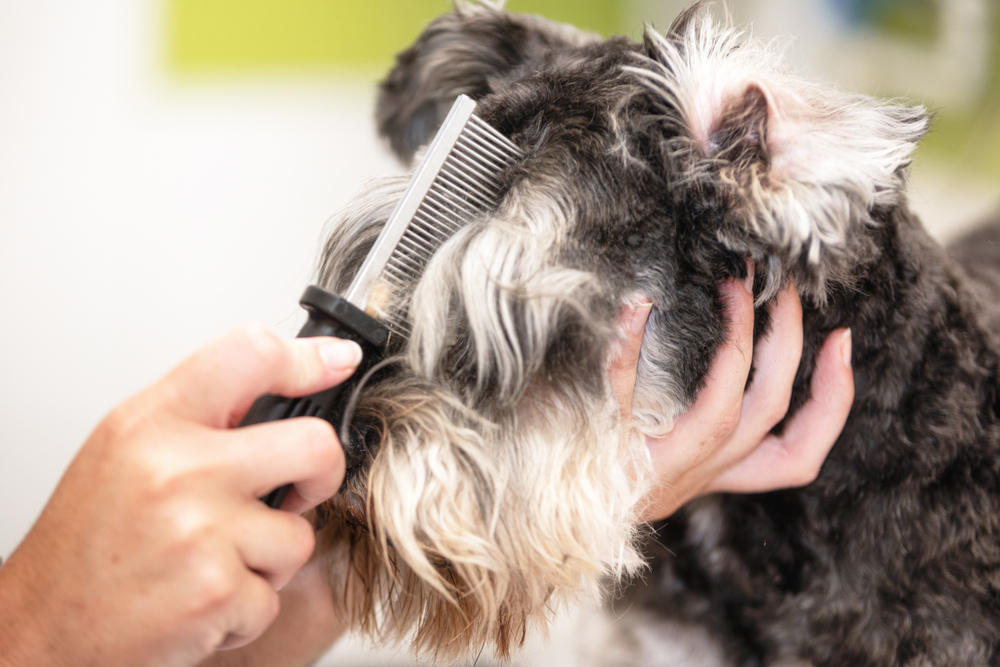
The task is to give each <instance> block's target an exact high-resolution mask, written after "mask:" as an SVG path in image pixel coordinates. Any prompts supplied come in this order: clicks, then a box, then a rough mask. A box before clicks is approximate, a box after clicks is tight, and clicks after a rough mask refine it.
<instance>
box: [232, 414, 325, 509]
mask: <svg viewBox="0 0 1000 667" xmlns="http://www.w3.org/2000/svg"><path fill="white" fill-rule="evenodd" d="M222 435H223V436H224V437H225V440H226V442H227V449H226V462H227V465H228V470H229V474H230V476H231V477H230V479H231V483H232V484H233V485H234V486H235V487H236V488H237V489H238V491H239V492H240V493H241V494H243V495H244V496H245V497H248V498H258V497H260V496H263V495H265V494H267V493H269V492H270V491H272V490H274V489H276V488H279V487H281V486H284V485H286V484H294V485H295V491H296V493H297V495H298V497H299V498H301V499H303V500H304V501H305V502H306V504H308V507H303V508H301V511H305V510H306V509H308V508H309V507H312V506H313V505H316V504H318V503H320V502H322V501H324V500H326V499H327V498H329V497H331V496H332V495H333V494H334V493H336V492H337V489H339V488H340V483H341V481H342V480H343V478H344V451H343V449H341V447H340V441H339V440H338V439H337V436H336V434H335V433H334V432H333V427H332V426H331V425H330V424H329V423H328V422H326V421H324V420H322V419H317V418H314V417H296V418H295V419H285V420H281V421H275V422H268V423H264V424H254V425H253V426H246V427H243V428H239V429H236V430H233V431H227V432H225V433H224V434H222ZM310 503H311V504H310Z"/></svg>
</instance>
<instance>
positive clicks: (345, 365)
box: [318, 340, 361, 371]
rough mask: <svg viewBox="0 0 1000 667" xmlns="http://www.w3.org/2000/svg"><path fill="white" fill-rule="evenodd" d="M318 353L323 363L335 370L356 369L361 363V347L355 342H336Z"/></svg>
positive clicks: (327, 345) (326, 345)
mask: <svg viewBox="0 0 1000 667" xmlns="http://www.w3.org/2000/svg"><path fill="white" fill-rule="evenodd" d="M318 351H319V356H320V358H321V359H322V360H323V363H325V364H326V365H327V367H328V368H332V369H334V370H338V371H340V370H347V369H350V368H356V367H357V365H358V364H360V363H361V346H360V345H358V344H357V343H355V342H354V341H353V340H335V341H333V342H330V343H327V344H325V345H323V346H321V347H320V348H319V350H318Z"/></svg>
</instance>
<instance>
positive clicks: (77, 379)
mask: <svg viewBox="0 0 1000 667" xmlns="http://www.w3.org/2000/svg"><path fill="white" fill-rule="evenodd" d="M158 4H159V3H157V2H156V1H155V0H91V1H90V2H86V3H79V2H71V1H69V0H66V1H60V0H32V1H31V2H15V1H13V0H2V1H0V555H6V554H9V553H10V552H11V551H12V549H13V548H14V546H15V545H16V543H17V542H18V541H19V540H20V539H21V537H22V536H23V534H24V533H25V532H26V530H27V529H28V527H29V525H30V523H31V521H32V520H33V518H34V517H35V516H36V515H37V513H38V511H39V510H40V509H41V507H42V505H43V503H44V501H45V499H46V498H47V496H48V495H49V493H50V492H51V490H52V489H53V487H54V486H55V483H56V482H57V479H58V477H59V475H60V473H61V471H62V469H63V468H64V467H65V465H66V464H67V463H68V461H69V459H70V457H71V456H72V454H73V452H74V451H75V450H76V448H77V447H78V446H79V445H80V443H81V442H82V441H83V440H84V439H85V438H86V436H87V434H88V432H89V431H90V429H91V428H92V427H93V425H94V424H95V423H96V422H97V421H98V420H99V419H100V417H101V416H102V415H103V414H104V413H105V412H106V411H107V410H108V409H109V408H111V407H112V406H113V405H115V404H116V403H117V402H119V401H120V400H122V399H123V398H125V397H127V396H128V395H130V394H132V393H133V392H135V391H136V390H138V389H140V388H141V387H142V386H144V385H145V384H147V383H149V382H151V381H152V380H154V379H155V378H156V377H158V376H159V375H160V374H162V373H163V372H164V371H166V370H167V369H169V368H170V367H171V366H172V365H173V364H175V363H176V362H177V361H179V360H180V359H181V358H183V357H184V356H185V355H186V354H187V353H188V352H190V351H191V350H193V349H194V348H196V347H197V346H199V345H200V344H201V343H203V342H204V341H206V340H208V339H210V338H212V337H214V336H216V335H218V334H219V333H221V332H223V331H225V330H227V329H229V328H231V327H233V326H236V325H238V324H240V323H243V322H247V321H254V320H257V321H262V322H265V323H267V324H269V325H272V326H274V327H275V328H276V329H277V330H278V331H280V332H282V333H283V334H286V335H288V336H291V335H294V332H295V330H296V329H297V325H298V324H299V323H300V321H301V318H300V316H299V308H298V306H297V302H298V296H299V293H300V292H301V290H302V289H303V287H304V286H305V285H306V284H308V281H309V278H310V275H311V270H312V266H313V258H314V255H315V252H316V249H317V243H318V240H319V238H320V235H321V230H322V228H323V225H324V222H325V220H326V219H327V218H328V217H329V216H330V215H331V214H332V213H333V212H335V211H336V210H337V209H338V207H340V206H341V205H342V204H343V203H344V202H345V201H346V200H347V199H349V198H350V196H351V195H352V193H353V192H355V191H356V189H357V188H358V186H359V185H360V184H361V183H362V182H363V181H364V180H365V179H366V178H369V177H371V176H373V175H376V174H380V173H385V172H389V171H394V170H397V169H398V168H397V167H396V166H395V164H394V162H393V161H392V160H391V159H390V158H389V157H388V155H387V153H386V152H385V151H384V150H383V149H382V148H381V145H380V144H379V142H378V141H377V140H376V138H375V136H374V130H373V123H372V121H371V100H372V97H373V90H374V88H373V85H372V84H371V83H370V82H366V81H364V79H363V78H357V79H355V80H350V79H346V78H345V77H343V76H339V77H338V76H336V75H332V74H328V75H323V74H312V75H308V76H306V75H303V76H300V77H292V78H291V79H289V78H288V77H285V78H283V79H281V80H277V79H267V78H257V79H248V80H243V81H240V80H236V81H233V80H231V79H229V80H225V81H212V80H201V81H192V80H177V79H175V78H171V76H170V75H169V74H168V73H167V72H166V71H165V68H164V67H163V65H162V62H161V48H160V44H159V43H158V39H159V38H160V33H161V30H160V28H159V26H158V23H157V22H158V20H159V17H158V16H157V14H156V11H157V10H158Z"/></svg>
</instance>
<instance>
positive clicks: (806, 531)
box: [319, 3, 1000, 667]
mask: <svg viewBox="0 0 1000 667" xmlns="http://www.w3.org/2000/svg"><path fill="white" fill-rule="evenodd" d="M461 93H464V94H466V95H469V96H471V97H473V98H474V99H476V100H477V101H478V108H477V114H479V116H480V117H481V118H482V119H483V120H485V121H486V122H488V123H490V124H491V125H492V126H493V127H495V128H496V129H497V130H499V131H500V132H501V133H503V134H504V135H506V136H507V137H509V138H510V139H511V140H512V141H513V142H514V143H515V144H517V145H518V146H519V147H520V148H521V149H522V150H523V151H524V155H523V157H521V158H519V159H518V160H517V161H516V162H515V163H514V164H513V165H511V166H510V167H508V168H507V169H506V170H505V171H504V172H503V173H502V174H500V175H499V178H500V182H501V185H502V192H503V196H502V198H501V203H500V205H499V207H498V208H497V210H495V211H493V212H491V213H490V214H488V215H484V216H483V217H482V218H481V219H477V220H475V221H473V222H471V223H470V224H469V225H468V226H467V227H465V228H464V229H462V230H461V231H459V232H458V233H456V234H455V235H454V236H453V237H452V238H450V239H449V240H448V241H447V242H445V243H444V244H443V245H442V246H441V248H440V249H439V250H438V251H437V252H436V254H435V255H434V257H433V258H432V260H431V261H430V263H429V264H428V266H427V268H426V270H425V272H424V273H423V274H422V275H421V276H420V277H419V279H416V280H415V281H414V282H413V283H412V284H411V285H408V286H406V288H405V289H400V290H399V291H398V292H395V293H392V294H389V295H388V296H387V297H386V298H387V302H386V303H387V305H386V308H388V309H390V310H391V311H392V312H396V313H405V314H406V319H407V320H408V322H409V324H410V325H411V328H412V331H411V334H410V336H409V337H408V338H406V337H400V336H393V337H391V338H390V341H389V343H388V345H387V349H388V352H389V353H390V355H392V357H391V358H392V360H393V361H392V363H391V364H390V365H389V366H387V367H386V368H385V369H384V370H383V371H381V372H380V373H379V374H377V375H375V376H374V377H373V378H372V379H371V380H370V381H369V382H368V383H367V384H366V385H365V386H364V387H363V389H361V390H360V392H359V394H358V403H357V412H356V414H357V415H358V418H359V419H362V420H368V423H370V424H372V425H373V427H372V428H373V433H374V436H373V437H372V438H370V442H369V451H368V456H367V459H366V461H365V463H364V465H362V466H361V467H360V468H358V469H357V470H354V471H352V472H351V473H349V475H348V478H347V479H346V481H345V486H344V489H343V490H342V492H341V493H339V494H338V495H337V496H335V497H334V498H333V499H331V500H330V501H328V503H327V504H326V505H325V512H326V513H327V514H328V515H329V516H330V517H331V520H330V522H329V523H328V524H327V525H326V527H324V528H323V529H322V530H321V545H322V546H321V551H322V554H323V557H324V558H325V559H327V561H328V563H329V572H330V573H331V574H330V578H331V585H332V586H333V589H334V591H335V593H336V595H337V599H338V600H340V602H341V603H342V605H343V606H344V608H345V609H346V610H347V611H346V613H347V614H348V617H349V618H350V619H351V621H352V623H353V625H354V626H355V627H357V628H359V629H360V630H362V631H364V632H366V633H368V634H369V635H370V636H372V637H375V638H378V639H379V640H381V641H387V640H393V639H394V640H400V641H402V640H406V641H409V642H410V643H411V645H412V647H413V648H414V649H415V650H416V651H417V652H418V653H420V654H422V655H424V656H429V657H430V658H434V659H438V660H441V661H448V660H454V659H457V658H460V657H462V656H466V655H470V654H472V655H475V654H478V653H479V652H480V651H481V650H482V649H483V648H484V647H486V646H488V647H492V650H493V651H494V652H495V653H496V655H497V656H499V657H500V658H502V659H503V658H507V657H509V656H510V655H511V654H512V652H513V651H514V650H515V649H516V648H517V647H518V646H520V645H521V644H522V643H523V642H524V640H525V637H526V636H528V635H529V634H530V633H531V632H534V631H536V630H539V631H543V630H544V628H545V626H546V623H547V622H548V620H549V618H550V617H551V612H552V610H553V609H555V608H557V607H558V605H560V604H561V603H562V602H565V601H568V600H572V599H575V597H576V596H578V595H580V594H582V593H587V592H591V593H595V594H606V593H607V592H608V590H609V586H613V585H615V584H616V583H618V582H623V588H622V589H621V590H620V591H619V592H618V594H617V595H618V597H617V601H616V602H615V604H614V605H613V607H614V608H613V609H612V610H611V611H610V612H609V613H611V614H612V615H613V618H615V619H616V622H615V628H616V631H615V633H613V638H612V639H611V641H610V643H609V645H608V646H607V647H606V648H605V649H602V650H595V651H593V652H592V654H591V655H592V657H593V658H594V660H595V661H596V662H597V663H598V664H623V665H624V664H643V665H656V664H666V663H665V661H666V659H667V658H666V656H667V655H672V656H674V657H676V656H684V657H683V660H682V661H680V662H671V663H670V664H698V665H701V664H723V665H739V666H741V667H742V666H750V665H782V666H790V665H856V666H860V665H946V664H947V665H958V664H962V665H966V664H968V665H973V664H975V665H983V664H996V663H998V662H1000V457H998V452H1000V393H998V387H1000V375H998V368H1000V357H998V355H1000V341H998V339H997V336H996V332H997V331H998V328H997V325H998V324H1000V310H998V308H997V304H996V298H995V295H996V294H997V291H996V290H997V288H998V287H1000V256H998V255H1000V253H997V252H992V253H989V252H986V251H985V250H984V247H983V246H982V244H975V243H973V244H972V245H971V246H969V247H968V248H966V250H965V251H964V252H965V255H964V256H965V257H971V256H972V255H973V254H975V253H976V252H979V253H980V254H983V253H984V252H985V253H986V254H987V255H989V256H988V257H986V256H985V255H984V256H982V257H979V258H978V259H977V261H976V266H978V267H980V268H979V269H977V270H976V271H970V272H966V271H965V270H964V269H963V268H962V267H961V266H960V265H959V264H958V263H957V262H956V261H955V260H954V259H953V258H950V257H949V256H948V255H947V254H946V253H945V251H944V250H943V249H942V248H941V247H939V246H938V245H937V244H936V243H935V242H933V241H932V240H931V239H930V237H929V236H928V235H927V233H926V232H925V231H924V229H923V228H922V227H921V224H920V222H919V221H918V220H917V219H916V217H915V216H914V215H913V213H911V211H910V210H909V208H908V206H907V200H906V193H905V191H906V170H907V167H908V165H909V164H910V160H911V153H912V151H913V150H914V148H915V146H916V145H917V143H918V142H919V140H920V139H921V137H922V136H923V135H924V133H925V132H926V131H927V129H928V124H929V118H928V114H927V112H926V110H925V109H923V108H922V107H917V106H909V105H905V104H899V103H884V102H880V101H877V100H874V99H872V98H869V97H865V96H860V95H850V94H845V93H842V92H838V91H835V90H832V89H830V88H828V87H825V86H822V85H819V84H814V83H810V82H807V81H805V80H803V79H802V78H800V77H798V76H796V75H795V74H794V73H791V72H790V71H788V70H787V69H786V68H785V67H784V66H783V65H782V62H781V59H780V57H779V56H778V55H776V53H775V51H774V50H773V49H772V48H770V47H769V46H767V45H762V44H759V43H757V42H756V41H754V40H753V39H751V38H749V37H747V36H746V35H744V34H743V33H741V32H740V31H739V30H737V29H735V28H733V27H732V26H729V25H727V24H725V23H719V22H717V21H715V20H714V19H712V18H711V16H710V15H709V14H708V13H707V12H706V11H705V8H704V7H703V6H702V4H701V3H698V4H695V5H693V6H691V7H690V8H688V9H687V10H685V11H684V12H683V13H681V15H680V16H679V17H678V18H677V19H676V20H675V21H674V23H673V24H672V25H671V26H670V28H669V30H667V31H666V33H664V34H660V33H657V32H656V31H654V30H652V29H647V30H646V32H645V35H644V38H643V41H642V42H641V43H635V42H632V41H629V40H627V39H625V38H622V37H614V38H611V39H607V40H604V39H602V38H600V37H599V36H596V35H593V34H587V33H584V32H581V31H578V30H576V29H575V28H572V27H569V26H565V25H561V24H558V23H555V22H552V21H548V20H546V19H542V18H539V17H534V16H526V15H517V14H511V13H507V12H505V11H504V10H502V9H501V8H498V7H496V6H493V5H490V4H486V3H483V4H459V5H458V6H457V7H456V9H455V10H454V11H453V12H452V13H450V14H447V15H445V16H443V17H441V18H439V19H437V20H435V21H434V22H433V23H431V24H430V25H429V26H428V27H427V28H426V30H425V31H424V32H423V33H422V34H421V35H420V37H419V38H418V39H417V41H416V42H415V43H414V44H413V46H411V47H410V48H408V49H407V50H406V51H404V52H402V53H401V54H400V55H399V56H398V59H397V63H396V66H395V68H394V69H393V70H392V71H391V73H390V74H389V75H388V77H387V78H386V80H385V81H384V82H383V83H382V84H381V88H380V93H379V99H378V104H377V111H376V120H377V125H378V129H379V131H380V133H381V134H382V135H383V136H384V137H386V138H387V140H388V143H389V145H390V146H391V148H392V149H393V150H394V151H395V153H396V154H397V155H398V156H399V157H400V158H401V159H402V160H403V161H404V162H409V161H411V160H412V159H413V157H414V155H416V154H417V153H418V151H419V150H420V148H421V146H423V145H424V144H425V143H426V142H427V141H428V140H429V139H430V138H431V136H432V134H433V132H434V130H435V128H436V127H437V126H438V125H439V124H440V123H441V122H442V120H443V117H444V114H445V113H446V111H447V110H448V108H449V107H450V106H451V103H452V101H453V100H454V99H455V97H456V96H457V95H458V94H461ZM403 185H404V182H403V181H402V180H401V179H388V180H386V181H382V182H379V183H377V184H375V185H373V186H372V187H371V188H370V189H369V190H368V191H367V192H366V193H364V194H363V195H362V196H361V197H360V198H359V199H358V200H357V201H356V202H354V203H353V204H352V205H351V206H349V207H348V210H347V211H346V212H345V213H344V214H343V215H341V216H339V218H338V219H337V220H336V224H335V225H334V226H333V231H332V233H331V235H330V237H329V239H328V241H327V242H326V244H325V247H324V249H323V252H322V257H321V262H320V271H319V273H320V281H321V285H322V286H324V287H325V288H327V289H330V290H332V291H335V292H343V290H345V289H346V287H347V285H348V284H349V282H350V280H351V278H352V277H353V275H354V273H355V272H356V271H357V269H358V267H359V265H360V263H361V261H362V260H363V258H364V256H365V254H366V252H367V250H368V248H369V247H370V246H371V244H372V242H373V240H374V238H375V236H376V235H377V233H378V231H379V229H380V228H381V226H382V225H383V224H384V223H385V221H386V219H387V218H388V216H389V214H390V212H391V210H392V207H393V205H394V203H395V201H396V200H397V199H398V198H399V196H400V195H401V192H402V188H403ZM989 233H990V234H992V236H990V238H991V239H993V238H996V237H997V236H1000V226H998V227H997V228H996V229H995V230H993V231H990V232H989ZM969 248H971V250H969ZM748 261H750V262H752V263H753V266H754V267H755V273H754V278H753V289H754V294H755V316H756V320H755V322H756V323H755V336H756V337H758V338H759V337H760V336H762V335H764V334H765V333H766V331H767V329H768V326H769V317H768V305H769V304H770V303H771V302H772V301H773V300H774V299H775V297H776V295H777V294H778V292H779V291H780V290H781V289H782V288H783V287H784V286H786V285H788V284H789V283H790V282H793V283H794V285H795V287H796V288H797V290H798V292H799V294H800V296H801V298H802V300H803V308H804V310H803V326H804V341H803V350H802V361H801V365H800V368H799V370H798V374H797V376H796V379H795V384H794V388H793V395H792V399H791V404H790V408H789V414H794V412H795V411H796V410H797V409H798V408H799V407H801V406H802V404H803V403H804V402H805V401H806V400H807V398H808V396H809V386H810V380H811V377H812V372H813V367H814V361H815V358H816V354H817V351H818V350H819V348H820V345H821V344H822V342H823V341H824V340H825V338H826V336H827V334H828V333H829V332H830V331H831V330H833V329H835V328H839V327H850V328H851V330H852V331H853V340H854V346H853V365H854V372H855V384H856V397H855V402H854V406H853V408H852V410H851V415H850V418H849V420H848V422H847V425H846V426H845V428H844V430H843V433H842V434H841V436H840V438H839V440H838V441H837V443H836V444H835V446H834V447H833V450H832V451H831V453H830V455H829V458H828V459H827V461H826V463H825V464H824V466H823V468H822V471H821V473H820V474H819V476H818V478H817V479H816V480H815V481H814V482H813V483H811V484H809V485H808V486H806V487H804V488H802V489H796V490H786V491H777V492H772V493H765V494H756V495H726V494H721V495H714V496H709V497H705V498H701V499H697V500H695V501H692V502H690V503H688V504H687V505H686V506H685V507H683V508H682V509H681V510H680V511H678V513H677V514H676V515H674V516H672V517H670V518H669V519H667V520H666V521H664V522H662V523H660V524H658V525H656V526H654V527H653V532H652V534H650V533H649V532H648V531H644V530H643V529H642V528H640V527H638V522H637V515H638V514H637V507H638V503H639V499H640V498H641V497H642V494H643V491H644V488H645V487H644V484H645V480H646V479H647V478H648V472H649V461H648V454H647V453H646V449H645V446H644V444H643V442H644V436H646V435H652V436H655V435H661V434H664V433H667V432H669V430H670V429H671V427H672V424H673V422H674V420H675V419H676V418H677V416H678V415H680V414H681V413H683V412H684V410H686V409H687V408H688V407H689V406H690V405H691V404H692V402H693V400H694V398H695V396H696V395H697V393H698V391H699V389H700V388H701V387H702V386H703V385H704V382H705V375H706V372H707V370H708V368H709V365H710V363H711V362H712V359H713V356H714V353H715V351H716V350H718V348H719V347H720V345H722V343H723V342H724V341H725V337H726V321H725V318H724V316H723V305H722V303H721V300H720V292H719V285H720V283H722V282H723V281H724V280H725V279H727V278H730V277H734V278H744V277H745V276H746V275H747V262H748ZM990 281H992V282H990ZM635 295H643V296H645V297H646V298H648V299H650V300H651V301H652V303H653V310H652V313H651V315H650V317H649V321H648V323H647V325H646V329H645V332H644V337H643V343H642V354H641V357H640V361H639V367H638V371H637V380H636V388H635V398H634V412H633V415H632V428H631V429H626V428H624V427H623V424H622V423H621V419H620V417H619V413H618V409H617V406H616V404H615V402H614V399H613V396H612V392H611V388H610V384H609V381H608V377H607V371H606V369H607V366H608V362H609V359H611V358H612V357H613V355H614V354H615V352H616V350H617V345H618V341H619V338H620V331H619V328H618V323H617V322H618V314H619V312H620V310H621V308H622V307H623V305H624V304H627V303H629V302H630V300H631V299H634V298H635ZM991 297H992V298H991ZM779 428H780V425H779ZM609 582H610V584H609ZM671 638H672V641H675V642H676V643H677V646H678V647H679V648H678V649H677V651H674V652H673V653H670V652H669V651H667V650H665V649H664V644H665V643H666V642H667V641H668V640H670V639H671ZM685 660H686V661H687V662H684V661H685Z"/></svg>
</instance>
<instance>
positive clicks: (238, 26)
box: [166, 0, 624, 71]
mask: <svg viewBox="0 0 1000 667" xmlns="http://www.w3.org/2000/svg"><path fill="white" fill-rule="evenodd" d="M166 2H167V3H168V4H167V17H168V21H169V27H168V30H169V36H168V45H169V58H170V63H171V65H172V66H174V67H176V68H178V69H180V70H182V71H185V70H186V71H191V70H219V69H239V70H255V69H273V68H302V67H326V66H334V67H340V66H353V65H361V66H387V65H388V64H389V63H391V61H392V56H393V55H394V54H395V53H396V52H398V51H400V50H401V49H403V48H405V47H406V46H407V45H409V44H410V43H411V42H412V41H413V40H414V38H415V37H416V36H417V35H418V34H419V33H420V30H421V29H422V28H423V27H424V26H425V25H426V24H427V22H428V21H430V20H431V19H433V18H434V17H435V16H438V15H439V14H442V13H444V12H446V11H449V10H450V9H451V7H452V6H453V5H452V2H451V0H361V1H359V0H166ZM623 2H624V0H513V1H512V2H510V3H509V5H508V8H509V9H510V10H511V11H521V12H533V13H539V14H543V15H546V16H550V17H552V18H556V19H559V20H562V21H567V22H570V23H575V24H577V25H580V26H581V27H585V28H587V29H590V30H597V31H599V32H603V33H605V34H609V33H612V32H615V31H616V30H618V28H619V23H620V18H619V16H620V13H621V12H620V7H621V5H622V3H623Z"/></svg>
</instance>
